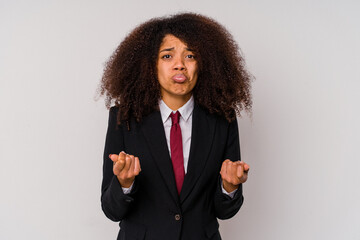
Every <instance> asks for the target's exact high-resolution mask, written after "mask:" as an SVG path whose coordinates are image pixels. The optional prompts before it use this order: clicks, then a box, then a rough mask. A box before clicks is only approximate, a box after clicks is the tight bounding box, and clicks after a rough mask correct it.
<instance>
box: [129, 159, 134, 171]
mask: <svg viewBox="0 0 360 240" xmlns="http://www.w3.org/2000/svg"><path fill="white" fill-rule="evenodd" d="M134 168H135V157H134V155H130V167H129V172H130V173H133V172H134Z"/></svg>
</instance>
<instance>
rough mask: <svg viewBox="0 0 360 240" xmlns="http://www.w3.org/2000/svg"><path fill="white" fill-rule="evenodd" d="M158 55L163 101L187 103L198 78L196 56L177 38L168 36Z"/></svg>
mask: <svg viewBox="0 0 360 240" xmlns="http://www.w3.org/2000/svg"><path fill="white" fill-rule="evenodd" d="M158 55H159V56H158V59H157V74H158V81H159V83H160V90H161V97H162V99H163V100H164V101H165V102H166V101H172V100H175V101H177V100H181V99H182V100H183V101H185V102H186V101H187V100H189V99H190V97H191V94H192V90H193V88H194V87H195V84H196V81H197V76H198V68H197V62H196V56H195V54H194V53H193V52H192V50H191V49H189V48H188V47H187V45H186V44H185V43H184V42H182V41H181V40H180V39H178V38H177V37H175V36H173V35H166V36H165V37H164V39H163V41H162V43H161V46H160V49H159V54H158Z"/></svg>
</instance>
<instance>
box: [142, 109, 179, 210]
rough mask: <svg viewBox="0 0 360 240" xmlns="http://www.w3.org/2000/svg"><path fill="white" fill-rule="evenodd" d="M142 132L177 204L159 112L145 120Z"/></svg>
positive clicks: (176, 194) (177, 199) (177, 198)
mask: <svg viewBox="0 0 360 240" xmlns="http://www.w3.org/2000/svg"><path fill="white" fill-rule="evenodd" d="M141 129H142V132H143V134H144V136H145V139H146V141H147V144H148V146H149V149H150V152H151V154H152V157H153V159H154V161H155V163H156V165H157V167H158V168H159V170H160V173H161V175H162V177H163V178H164V182H165V184H166V185H167V187H168V189H169V191H170V193H171V196H172V197H173V198H174V201H175V202H176V203H178V202H179V197H178V193H177V189H176V183H175V176H174V172H173V168H172V163H171V159H170V155H169V149H168V147H167V142H166V137H165V131H164V125H163V123H162V120H161V115H160V112H159V111H155V112H153V113H151V114H150V115H149V116H147V117H145V118H144V119H143V122H142V124H141Z"/></svg>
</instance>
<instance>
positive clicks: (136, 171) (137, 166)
mask: <svg viewBox="0 0 360 240" xmlns="http://www.w3.org/2000/svg"><path fill="white" fill-rule="evenodd" d="M140 171H141V167H140V160H139V158H138V157H135V163H134V175H139V173H140Z"/></svg>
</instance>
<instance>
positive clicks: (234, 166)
mask: <svg viewBox="0 0 360 240" xmlns="http://www.w3.org/2000/svg"><path fill="white" fill-rule="evenodd" d="M227 136H228V138H227V142H226V149H225V152H224V158H223V159H227V160H225V161H224V162H223V164H222V167H221V175H220V176H219V180H218V183H217V188H216V192H215V196H214V205H215V213H216V216H217V218H219V219H228V218H231V217H233V216H234V215H235V214H236V213H237V212H238V211H239V209H240V207H241V205H242V203H243V199H244V198H243V195H242V183H243V182H245V181H246V179H247V171H248V165H247V164H245V163H243V162H240V161H237V160H240V159H241V157H240V143H239V133H238V125H237V120H234V121H233V122H231V123H230V124H229V127H228V134H227ZM228 159H231V160H232V161H237V162H232V161H230V160H228ZM245 165H246V168H244V166H245ZM221 184H223V187H224V189H225V190H226V191H227V192H232V191H234V190H237V191H236V192H235V195H234V196H233V198H231V197H230V196H228V195H227V194H224V193H223V191H222V185H221Z"/></svg>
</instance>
